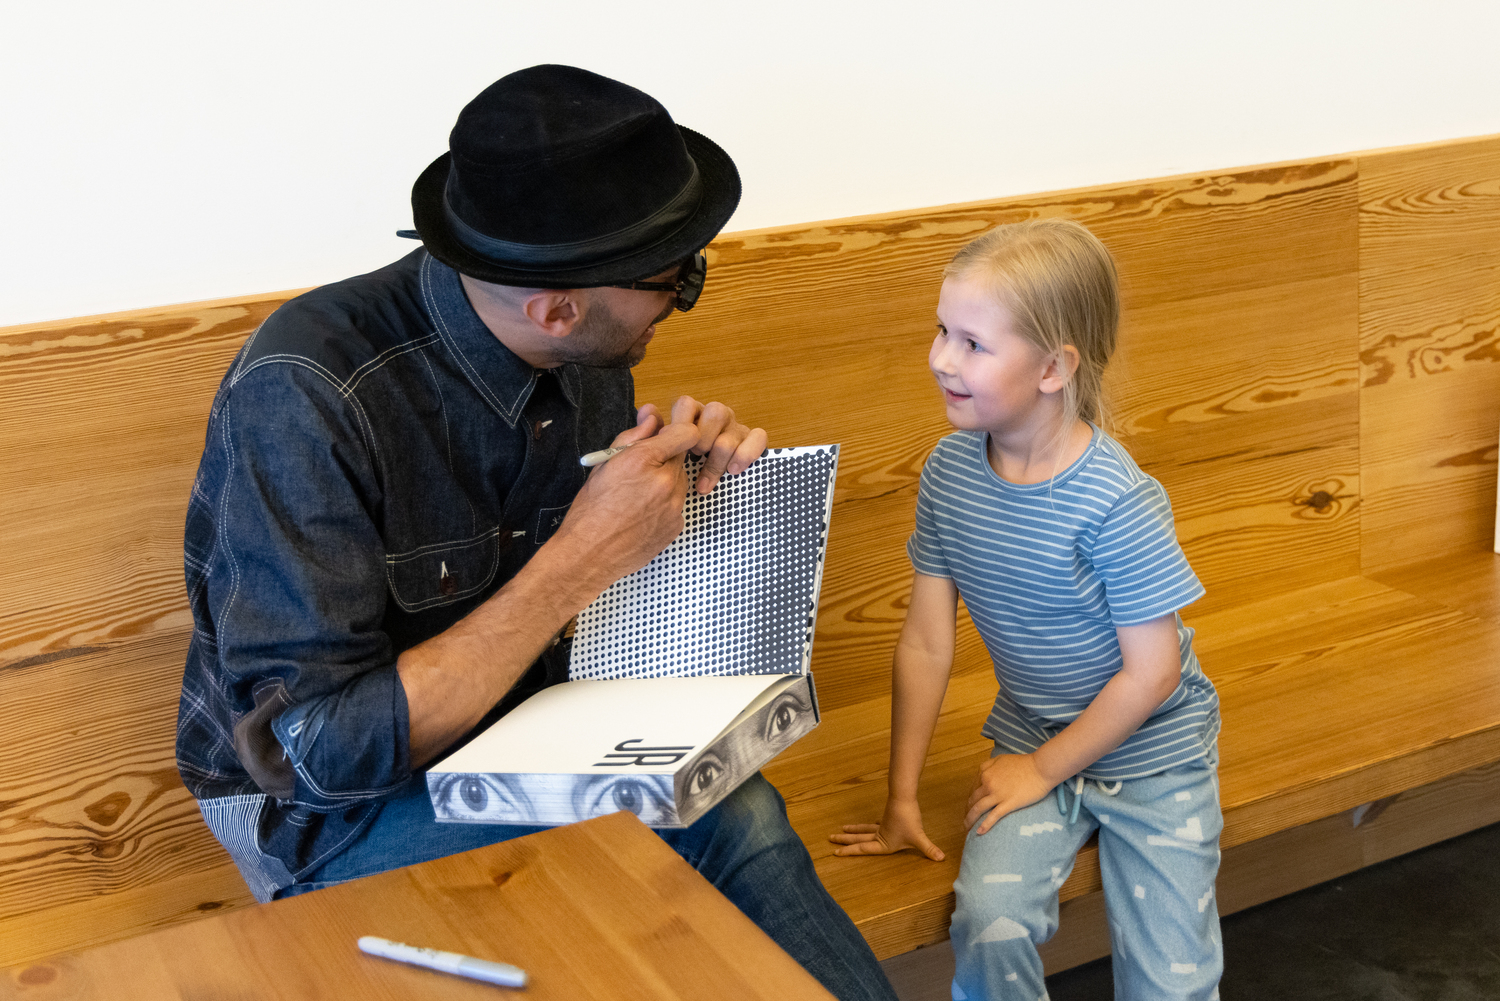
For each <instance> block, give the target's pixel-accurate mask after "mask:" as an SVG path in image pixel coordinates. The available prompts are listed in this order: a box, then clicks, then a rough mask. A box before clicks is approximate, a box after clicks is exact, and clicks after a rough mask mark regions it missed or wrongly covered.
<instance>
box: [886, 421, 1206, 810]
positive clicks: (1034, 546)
mask: <svg viewBox="0 0 1500 1001" xmlns="http://www.w3.org/2000/svg"><path fill="white" fill-rule="evenodd" d="M906 549H907V554H908V555H909V556H910V557H911V561H912V565H913V566H914V567H915V568H916V570H917V572H918V573H922V574H926V575H928V576H931V577H947V578H951V579H952V580H953V582H954V583H955V584H956V585H957V587H958V592H959V594H960V595H961V596H962V597H963V599H964V604H965V605H967V606H968V609H969V614H970V615H971V616H972V617H973V619H974V625H975V626H976V627H977V628H978V630H979V635H980V636H981V637H982V638H983V639H984V643H985V646H986V647H987V648H988V649H989V652H990V657H991V658H992V659H993V661H994V663H995V675H996V677H997V678H999V680H1000V694H999V695H998V696H997V697H996V699H995V707H994V709H992V710H991V711H990V715H989V719H988V720H986V721H985V724H984V734H985V736H987V737H990V738H992V739H994V740H995V741H996V742H997V743H998V744H999V745H1000V746H1001V747H1002V748H1004V749H1005V750H1008V751H1011V752H1014V753H1018V754H1025V753H1029V752H1031V751H1034V750H1036V749H1037V748H1038V747H1040V746H1041V745H1042V743H1043V742H1045V741H1046V740H1048V739H1049V738H1051V737H1053V736H1055V735H1056V734H1057V733H1058V732H1059V731H1061V730H1062V728H1063V727H1065V726H1067V725H1068V724H1069V723H1071V722H1072V721H1073V719H1074V718H1075V717H1077V716H1078V714H1079V713H1081V712H1083V710H1084V709H1085V708H1086V707H1087V706H1088V704H1089V703H1090V702H1092V701H1093V700H1094V697H1095V696H1097V695H1098V694H1099V691H1100V690H1101V689H1102V688H1103V687H1104V685H1105V683H1106V682H1107V681H1109V679H1110V678H1112V677H1114V675H1115V673H1116V672H1118V671H1119V670H1120V668H1121V666H1122V665H1123V660H1122V658H1121V655H1120V643H1119V639H1118V637H1117V636H1116V634H1115V627H1116V626H1129V625H1136V624H1139V623H1142V622H1147V621H1150V620H1151V619H1155V618H1158V617H1160V616H1162V615H1167V614H1170V613H1173V612H1176V611H1177V610H1178V609H1180V608H1182V607H1183V606H1185V605H1188V604H1191V603H1192V602H1194V601H1196V600H1197V599H1198V598H1201V597H1202V596H1203V585H1202V584H1200V583H1199V582H1198V578H1197V577H1196V576H1195V575H1194V574H1193V570H1192V567H1190V566H1188V562H1187V557H1186V556H1184V555H1183V552H1182V547H1181V546H1180V545H1178V543H1177V534H1176V532H1175V531H1174V530H1173V528H1172V508H1171V505H1170V504H1169V503H1168V501H1167V493H1166V491H1165V490H1163V489H1162V486H1161V484H1160V483H1158V482H1157V481H1156V480H1154V479H1152V478H1151V477H1150V476H1147V475H1146V474H1145V473H1144V472H1142V471H1141V468H1140V467H1139V466H1137V465H1136V464H1135V460H1133V459H1132V458H1131V457H1130V454H1129V453H1128V452H1126V451H1125V448H1124V446H1122V445H1121V444H1120V443H1119V442H1117V441H1115V440H1114V439H1113V438H1111V437H1109V436H1108V435H1106V434H1104V433H1103V432H1101V431H1100V430H1099V429H1098V428H1095V429H1094V437H1093V440H1092V441H1091V442H1090V443H1089V446H1088V449H1087V451H1085V452H1084V453H1083V455H1082V457H1080V458H1079V459H1078V461H1077V462H1074V463H1073V464H1072V465H1070V466H1069V467H1068V468H1067V469H1065V470H1063V471H1062V472H1060V473H1059V474H1058V475H1057V476H1056V477H1055V478H1053V479H1051V480H1048V481H1043V482H1041V483H1031V484H1024V485H1022V484H1016V483H1007V482H1006V481H1005V480H1002V479H1001V478H1000V477H999V476H998V475H997V474H996V473H995V471H994V470H993V469H992V468H991V467H990V464H989V460H988V457H987V456H986V435H985V434H984V433H983V432H978V431H961V432H959V433H958V434H951V435H949V436H948V437H946V438H944V439H943V440H942V441H940V442H938V445H937V448H935V449H933V452H932V455H931V456H930V457H929V458H928V460H927V464H926V466H925V467H924V468H923V470H922V481H921V487H920V491H919V493H918V495H917V527H916V531H915V532H913V533H912V536H911V539H910V541H909V542H907V545H906ZM1177 635H1178V646H1179V648H1180V649H1181V651H1182V681H1181V683H1180V684H1178V686H1177V690H1176V691H1175V692H1173V693H1172V695H1171V697H1170V698H1168V699H1167V700H1166V702H1164V703H1162V705H1161V706H1160V708H1158V709H1157V710H1156V712H1154V713H1153V714H1152V715H1151V717H1150V718H1149V719H1147V720H1146V722H1144V723H1142V724H1141V726H1140V728H1139V729H1138V730H1136V732H1135V733H1133V734H1131V735H1130V737H1128V738H1127V739H1126V740H1125V742H1124V743H1123V744H1121V745H1120V746H1119V747H1118V748H1116V749H1115V750H1113V751H1111V752H1110V753H1108V754H1106V755H1105V756H1104V757H1102V758H1100V759H1099V760H1098V761H1096V762H1095V763H1094V764H1093V765H1091V766H1089V767H1088V768H1086V769H1085V770H1084V772H1083V774H1084V775H1085V776H1087V777H1089V778H1095V779H1104V780H1106V781H1114V780H1116V779H1132V778H1141V777H1143V776H1146V775H1154V774H1156V773H1157V772H1160V771H1163V770H1164V769H1167V768H1171V767H1173V766H1175V765H1180V764H1185V763H1186V762H1189V761H1193V760H1196V759H1198V758H1201V757H1203V756H1204V755H1205V754H1206V753H1207V751H1208V749H1209V748H1210V747H1211V746H1212V745H1213V741H1214V737H1215V736H1216V735H1217V733H1218V731H1219V697H1218V695H1217V693H1215V691H1214V686H1213V684H1212V683H1211V682H1210V681H1209V680H1208V678H1207V677H1206V676H1205V675H1204V674H1203V671H1202V669H1201V668H1199V666H1198V658H1197V657H1196V656H1194V654H1193V645H1192V640H1193V631H1192V630H1191V629H1189V628H1187V627H1186V626H1184V625H1183V624H1182V619H1181V617H1180V616H1179V617H1178V619H1177Z"/></svg>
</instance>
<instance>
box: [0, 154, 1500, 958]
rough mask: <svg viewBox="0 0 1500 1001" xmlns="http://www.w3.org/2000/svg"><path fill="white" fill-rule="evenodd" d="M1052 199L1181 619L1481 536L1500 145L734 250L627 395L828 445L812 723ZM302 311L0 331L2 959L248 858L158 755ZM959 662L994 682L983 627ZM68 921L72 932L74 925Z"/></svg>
mask: <svg viewBox="0 0 1500 1001" xmlns="http://www.w3.org/2000/svg"><path fill="white" fill-rule="evenodd" d="M1033 216H1066V217H1069V218H1073V219H1076V220H1078V221H1080V222H1082V223H1084V224H1086V225H1088V226H1089V227H1091V228H1092V229H1093V230H1094V231H1095V232H1096V233H1097V234H1098V235H1099V236H1100V237H1101V238H1102V239H1103V240H1104V242H1105V243H1106V244H1107V245H1108V246H1109V247H1110V248H1111V250H1112V251H1113V252H1114V254H1115V255H1116V258H1117V259H1118V261H1119V264H1120V268H1121V273H1122V280H1123V286H1124V297H1125V313H1124V328H1123V332H1122V349H1121V353H1120V356H1119V358H1118V360H1117V362H1116V363H1115V365H1114V366H1113V368H1112V372H1111V377H1110V388H1111V393H1112V396H1113V399H1114V404H1115V407H1114V409H1115V414H1116V417H1117V420H1118V429H1119V433H1120V435H1121V437H1122V438H1123V440H1124V441H1125V442H1126V444H1127V445H1128V446H1129V447H1130V448H1131V450H1132V451H1133V452H1134V454H1135V455H1136V456H1137V458H1138V459H1139V460H1140V461H1141V462H1142V464H1143V465H1144V466H1145V467H1146V469H1147V470H1148V471H1149V472H1151V473H1153V474H1154V475H1156V476H1157V477H1158V478H1160V479H1161V480H1162V481H1163V482H1164V483H1165V485H1166V487H1167V489H1168V491H1169V493H1170V494H1171V496H1172V500H1173V504H1174V509H1175V512H1176V516H1177V524H1178V531H1179V534H1180V536H1181V538H1182V539H1183V542H1184V545H1185V546H1186V548H1187V551H1188V554H1189V557H1190V558H1191V560H1192V562H1193V565H1194V567H1195V568H1196V569H1197V571H1198V573H1199V575H1200V576H1201V577H1202V578H1203V580H1204V583H1205V584H1206V585H1207V587H1208V592H1209V594H1208V597H1207V598H1205V599H1204V600H1203V602H1202V603H1200V605H1199V606H1196V607H1195V608H1194V609H1193V611H1194V613H1195V614H1201V613H1203V612H1207V611H1213V610H1218V609H1223V608H1226V607H1229V606H1232V605H1234V604H1236V603H1238V602H1242V601H1245V600H1248V599H1249V598H1251V597H1254V596H1262V595H1264V594H1266V593H1274V592H1277V591H1281V590H1288V589H1291V588H1294V587H1302V586H1307V585H1310V584H1314V583H1318V582H1320V581H1326V580H1334V579H1338V578H1342V577H1347V576H1350V575H1353V574H1358V573H1361V572H1370V571H1374V570H1380V569H1386V568H1390V567H1395V566H1399V565H1402V564H1405V563H1408V562H1411V561H1413V560H1418V559H1423V558H1429V557H1434V556H1440V555H1442V554H1443V553H1448V552H1458V551H1468V550H1472V549H1474V548H1476V547H1480V548H1487V547H1488V545H1489V540H1490V538H1491V533H1492V532H1493V527H1494V525H1493V518H1494V512H1495V481H1496V437H1497V427H1500V364H1496V363H1497V362H1500V336H1497V329H1500V282H1496V281H1495V279H1494V276H1495V275H1496V274H1500V137H1488V138H1481V139H1473V140H1462V141H1455V142H1450V143H1444V144H1435V145H1432V146H1426V147H1418V148H1411V149H1403V150H1394V151H1383V152H1375V153H1369V154H1360V155H1357V156H1348V157H1337V158H1328V159H1321V160H1309V161H1304V162H1297V163H1291V164H1282V165H1273V166H1267V167H1258V168H1252V169H1245V170H1237V171H1225V172H1222V173H1218V174H1211V175H1210V174H1200V175H1193V176H1187V177H1180V178H1170V179H1164V180H1156V181H1147V182H1139V183H1131V184H1123V185H1115V186H1109V187H1100V188H1090V189H1087V190H1081V191H1072V192H1063V193H1058V194H1047V195H1038V196H1034V197H1028V198H1013V199H1005V200H1001V201H995V202H985V203H979V204H973V205H960V206H951V207H944V208H936V209H926V210H920V211H912V212H904V213H896V214H891V215H885V216H878V217H869V218H863V219H854V220H847V221H841V222H830V223H820V224H816V225H810V226H801V227H788V228H781V229H775V230H766V231H757V232H750V233H737V234H728V235H726V236H724V237H722V238H721V239H720V240H718V241H716V243H715V244H714V246H713V248H712V249H711V259H712V262H713V263H712V266H711V270H710V275H711V278H710V282H709V285H708V290H707V293H706V295H705V298H704V300H703V304H702V306H701V307H700V308H699V309H698V310H695V311H694V312H693V313H691V314H687V315H681V316H678V317H676V318H674V319H673V320H671V321H670V322H669V323H668V324H667V325H666V326H665V327H664V328H663V333H662V335H661V336H660V337H659V338H658V339H657V341H656V342H654V343H653V345H652V348H651V352H650V356H649V358H648V359H647V361H646V363H645V364H644V365H643V366H642V367H641V368H640V369H639V370H638V379H639V387H640V388H639V397H640V399H641V400H642V401H647V400H655V401H657V402H661V403H666V402H669V401H670V399H671V398H672V397H674V396H675V395H676V394H678V393H681V392H691V393H693V394H694V395H696V396H698V397H699V398H700V399H708V398H714V399H722V400H725V401H728V402H731V403H732V404H734V405H735V406H736V408H737V409H738V411H739V412H740V414H741V415H743V416H744V417H745V418H746V419H748V420H751V421H754V422H756V423H759V424H761V425H763V426H765V427H766V428H767V429H768V430H769V431H770V432H771V435H772V443H773V444H799V443H814V442H824V441H837V442H841V443H842V444H843V445H844V451H843V453H842V458H841V464H840V476H839V485H838V490H837V496H836V507H835V515H834V520H833V530H832V540H831V550H830V556H829V563H828V573H827V577H826V580H825V584H824V590H823V602H822V610H821V614H820V618H819V632H818V639H817V645H816V648H815V651H814V667H815V669H816V670H817V672H818V680H819V693H820V697H821V700H822V702H823V705H824V707H825V709H827V710H830V711H836V710H837V709H839V708H840V707H843V706H848V705H851V704H853V703H857V702H860V701H863V700H866V699H869V698H873V697H878V696H880V695H882V694H883V693H885V691H886V690H887V687H888V681H887V678H888V673H887V672H888V664H889V655H890V650H891V647H892V644H893V642H894V639H895V635H896V632H897V630H898V629H899V626H900V622H901V619H902V615H903V603H904V600H905V596H906V592H907V585H908V578H909V572H910V571H909V567H908V564H907V562H906V559H905V555H904V545H903V544H904V540H905V538H906V536H907V534H908V533H909V531H910V528H911V516H912V509H913V505H914V503H915V496H916V485H917V477H918V474H919V472H920V470H921V466H922V462H923V460H924V458H925V456H926V455H927V453H928V451H929V450H930V449H931V447H932V445H933V443H934V442H935V441H936V440H937V439H938V438H939V437H940V436H941V435H942V434H944V433H945V431H946V426H945V423H944V421H943V416H942V410H941V406H940V404H939V402H938V400H937V398H936V395H935V391H934V389H933V387H932V384H931V379H930V376H929V374H928V373H927V371H926V367H925V357H926V349H927V345H928V343H929V341H930V338H931V332H932V325H933V308H934V306H935V303H936V298H937V290H938V285H939V282H940V274H941V270H942V267H943V265H944V264H945V263H946V261H947V260H948V258H949V257H950V256H951V255H952V253H953V252H954V250H956V249H957V248H958V247H959V246H961V245H962V244H963V243H964V242H966V241H967V240H969V239H971V238H972V237H974V236H976V235H978V234H979V233H981V232H983V231H984V230H985V229H987V228H989V227H990V226H992V225H994V224H996V223H1000V222H1007V221H1013V220H1018V219H1024V218H1029V217H1033ZM285 298H286V296H285V295H280V296H266V297H259V298H245V299H237V300H225V301H221V302H216V303H206V304H204V303H200V304H191V305H187V306H182V307H174V308H163V309H158V310H150V311H144V312H140V313H134V314H125V315H116V316H110V317H101V318H84V319H79V320H70V321H60V322H57V323H51V324H39V325H31V326H26V327H17V328H10V329H8V330H0V476H3V479H4V489H3V490H0V524H3V526H4V539H5V546H4V548H3V552H0V691H3V692H4V695H5V697H4V703H5V705H6V706H7V707H8V708H12V707H20V711H19V712H16V711H14V709H13V711H12V712H11V713H8V714H7V715H8V716H10V717H11V718H10V719H9V720H8V722H9V723H10V725H11V733H12V738H11V745H12V748H13V750H11V751H10V752H8V758H9V761H10V763H8V765H7V767H6V768H5V769H4V770H3V772H0V945H3V943H4V938H5V935H6V934H7V929H8V928H9V929H11V930H14V929H16V928H19V927H20V923H21V921H22V918H23V917H24V916H25V915H29V914H34V913H36V912H39V911H40V910H42V909H43V908H51V909H52V910H51V911H49V913H53V914H55V915H57V921H58V922H59V925H58V927H59V929H62V928H63V926H64V925H66V924H67V922H68V921H71V920H73V918H72V917H69V915H76V914H79V913H84V911H85V910H87V908H89V907H90V906H91V905H90V901H91V900H93V899H94V898H96V897H99V896H102V895H110V894H122V893H128V894H144V895H147V896H149V895H150V894H152V893H154V892H155V891H154V890H153V889H152V887H154V886H156V885H158V884H161V883H162V881H164V880H167V881H169V880H170V879H172V878H173V877H177V876H181V875H183V874H185V873H186V874H191V873H192V872H194V871H198V870H203V869H207V868H211V867H215V866H216V867H218V869H217V870H216V871H229V870H224V869H223V866H224V864H225V863H224V857H223V856H222V855H221V854H216V852H217V849H216V846H214V845H213V844H212V842H211V840H210V839H208V835H207V833H206V831H205V830H204V829H202V827H201V824H198V823H197V822H196V821H195V819H194V811H193V809H192V805H191V801H190V800H189V799H187V797H186V794H185V792H184V791H183V790H182V789H181V787H180V785H178V784H176V779H175V772H174V771H173V766H172V756H171V741H172V732H173V714H174V713H175V705H176V684H177V681H178V679H179V677H180V663H181V661H180V656H181V651H182V648H183V646H184V645H185V636H186V632H187V630H188V629H189V628H190V619H189V616H188V612H187V606H186V600H185V597H184V594H183V587H182V577H181V574H182V569H181V567H182V563H181V532H182V520H183V512H184V510H185V507H186V501H187V495H188V490H189V488H190V484H191V481H192V476H193V472H194V469H195V468H196V464H197V460H198V455H199V452H200V450H201V447H202V435H203V428H204V423H205V420H206V416H207V412H208V406H209V403H210V401H211V399H212V396H213V391H214V388H215V387H216V385H217V384H218V381H219V379H220V377H221V375H222V373H223V371H224V369H225V367H226V366H227V364H228V362H229V359H230V358H231V356H232V355H233V353H234V351H235V350H236V349H237V348H238V346H239V345H240V343H241V342H242V341H243V340H244V338H245V337H246V336H247V335H248V334H249V333H250V331H251V330H252V329H254V327H255V326H256V324H258V323H259V322H260V321H261V320H262V319H264V317H265V316H266V315H268V314H269V312H270V311H271V310H272V309H274V308H275V306H276V305H278V304H279V303H280V302H281V301H283V300H284V299H285ZM960 669H961V670H984V669H986V663H985V660H984V657H983V651H982V649H981V648H980V646H979V644H978V642H977V639H976V638H975V637H974V636H973V634H972V631H969V632H967V633H965V634H964V640H963V642H962V644H961V652H960ZM188 885H190V884H188ZM194 892H197V891H194V890H189V889H183V890H181V891H180V894H179V895H180V896H181V897H182V901H187V900H189V899H190V898H191V896H192V893H194ZM199 899H202V898H201V896H200V898H199ZM209 903H210V904H211V903H212V901H210V902H209ZM132 906H134V905H132ZM141 906H145V905H141ZM177 906H178V904H173V905H172V907H177ZM204 906H207V905H204ZM80 908H81V909H83V910H78V909H80ZM159 910H160V909H159ZM168 910H170V908H168ZM152 913H158V912H152ZM160 913H161V914H165V913H166V912H165V911H160ZM167 919H168V917H159V918H151V919H150V920H167ZM121 920H129V919H128V918H122V919H121ZM64 931H65V930H60V931H59V932H58V934H59V935H62V936H63V937H62V938H57V939H55V941H57V942H59V943H60V944H58V945H56V946H55V947H56V948H63V947H66V946H70V945H72V944H74V943H76V942H78V941H84V940H86V939H81V938H78V937H77V934H78V933H76V932H73V933H72V934H73V935H74V936H75V937H74V938H72V939H68V938H66V935H65V934H64ZM3 951H4V950H3V949H0V952H3Z"/></svg>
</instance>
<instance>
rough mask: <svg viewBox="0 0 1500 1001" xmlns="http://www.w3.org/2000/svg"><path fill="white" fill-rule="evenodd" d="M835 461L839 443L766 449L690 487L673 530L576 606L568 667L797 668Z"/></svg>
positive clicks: (707, 671)
mask: <svg viewBox="0 0 1500 1001" xmlns="http://www.w3.org/2000/svg"><path fill="white" fill-rule="evenodd" d="M699 464H701V460H693V461H692V463H690V467H689V468H690V471H692V470H694V469H695V468H696V466H697V465H699ZM837 465H838V446H837V445H817V446H808V447H803V448H780V449H770V450H769V451H768V452H767V453H766V454H765V455H764V456H762V457H761V458H760V459H758V460H756V462H755V464H754V465H752V466H751V467H750V468H749V469H747V470H746V471H745V472H743V473H741V474H739V475H738V476H726V477H724V478H723V479H722V480H720V481H719V485H718V486H717V487H716V488H715V489H714V491H713V492H712V493H710V494H708V495H707V496H699V495H698V494H697V493H694V494H692V495H691V496H690V497H689V498H688V502H687V507H686V509H685V511H684V515H685V521H686V525H685V527H684V529H683V532H682V534H681V535H680V536H678V538H677V539H676V541H674V542H673V543H672V544H671V545H670V546H668V547H667V548H666V549H665V550H663V551H662V552H661V553H660V554H659V555H658V556H657V557H656V558H655V559H654V560H652V561H651V562H650V563H648V564H647V565H646V566H645V567H643V568H642V569H641V570H638V571H637V572H635V573H633V574H631V575H630V576H628V577H626V578H624V579H623V580H621V581H619V582H618V583H616V584H615V585H614V586H613V587H611V588H609V589H608V590H607V591H605V592H604V593H603V594H601V595H600V596H599V598H598V599H597V600H596V601H594V603H593V604H591V605H589V607H588V608H586V609H584V610H583V612H582V613H580V615H579V616H578V626H577V629H576V631H575V634H574V637H573V653H572V660H571V666H570V668H569V675H570V676H571V677H572V678H575V679H580V678H583V679H589V678H656V677H667V676H674V677H682V676H699V675H714V674H794V673H805V672H806V671H807V670H808V664H809V661H810V659H811V656H812V640H813V627H814V625H815V621H814V620H815V617H816V614H817V607H818V591H819V588H820V587H821V586H822V582H823V551H824V548H825V546H826V544H827V538H828V519H829V514H830V512H831V510H832V506H833V483H834V474H835V471H836V469H837ZM691 481H692V477H691V476H690V477H689V482H691Z"/></svg>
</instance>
